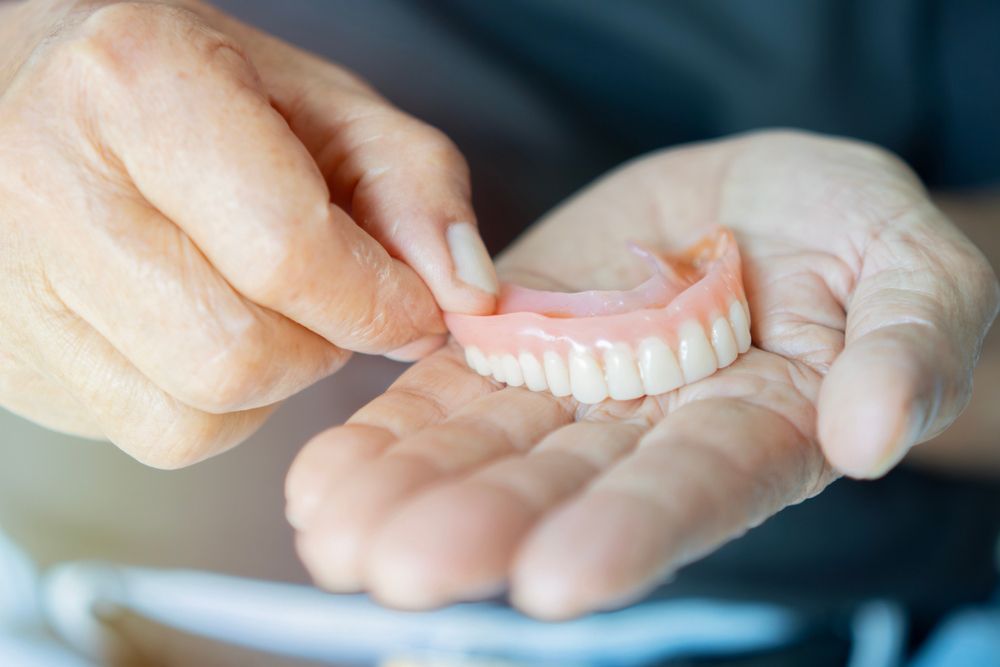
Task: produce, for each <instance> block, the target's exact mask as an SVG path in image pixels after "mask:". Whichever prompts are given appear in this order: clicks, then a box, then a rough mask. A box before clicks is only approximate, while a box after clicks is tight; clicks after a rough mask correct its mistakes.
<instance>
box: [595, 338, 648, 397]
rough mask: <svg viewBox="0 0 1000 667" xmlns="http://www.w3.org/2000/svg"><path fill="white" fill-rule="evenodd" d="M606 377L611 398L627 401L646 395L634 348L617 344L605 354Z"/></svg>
mask: <svg viewBox="0 0 1000 667" xmlns="http://www.w3.org/2000/svg"><path fill="white" fill-rule="evenodd" d="M604 375H605V377H606V378H607V381H608V394H609V395H610V396H611V398H614V399H616V400H619V401H627V400H630V399H633V398H639V397H640V396H642V395H643V394H644V393H646V392H645V389H643V387H642V378H640V377H639V369H638V368H636V365H635V358H634V357H633V356H632V348H630V347H629V346H628V345H626V344H625V343H615V344H614V345H612V346H611V348H610V349H609V350H608V351H607V352H605V353H604Z"/></svg>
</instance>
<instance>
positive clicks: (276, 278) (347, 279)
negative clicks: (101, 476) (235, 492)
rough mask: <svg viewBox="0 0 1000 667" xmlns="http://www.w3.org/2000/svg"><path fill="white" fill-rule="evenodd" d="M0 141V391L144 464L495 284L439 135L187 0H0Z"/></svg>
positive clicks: (461, 167)
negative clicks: (453, 242)
mask: <svg viewBox="0 0 1000 667" xmlns="http://www.w3.org/2000/svg"><path fill="white" fill-rule="evenodd" d="M0 146H2V150H0V406H3V407H6V408H8V409H10V410H13V411H14V412H17V413H19V414H21V415H23V416H25V417H27V418H29V419H32V420H34V421H36V422H38V423H40V424H42V425H45V426H47V427H50V428H54V429H57V430H61V431H65V432H68V433H73V434H76V435H84V436H89V437H94V438H106V439H109V440H111V441H112V442H114V443H115V444H117V445H118V446H119V447H121V448H122V449H123V450H124V451H126V452H128V453H129V454H131V455H133V456H134V457H136V458H137V459H139V460H141V461H143V462H144V463H147V464H149V465H154V466H158V467H162V468H176V467H179V466H183V465H188V464H191V463H194V462H196V461H199V460H201V459H204V458H206V457H208V456H211V455H213V454H217V453H219V452H221V451H224V450H225V449H227V448H229V447H231V446H233V445H235V444H237V443H238V442H240V441H242V440H243V439H245V438H246V437H247V436H249V435H250V434H251V433H252V432H253V431H255V430H256V429H257V428H258V427H259V426H260V425H261V424H262V423H263V421H264V420H265V419H266V418H267V417H268V415H269V414H270V413H271V412H272V411H273V409H274V406H275V405H276V404H277V403H278V402H280V401H281V400H283V399H284V398H286V397H288V396H290V395H292V394H294V393H296V392H298V391H299V390H301V389H303V388H305V387H307V386H309V385H310V384H312V383H313V382H315V381H317V380H318V379H320V378H322V377H325V376H326V375H328V374H330V373H332V372H334V371H336V370H337V369H339V368H340V367H341V366H342V365H343V364H344V363H345V361H346V360H347V358H348V357H349V355H350V352H351V351H361V352H369V353H380V354H383V353H384V354H391V355H394V356H396V357H403V358H408V359H414V358H419V356H420V355H421V354H424V353H426V352H427V351H429V350H430V349H434V348H436V347H439V346H440V345H441V344H442V343H443V342H444V340H445V336H444V333H445V328H444V323H443V321H442V318H441V311H440V309H439V306H440V307H444V308H447V309H449V310H457V311H459V312H470V313H479V312H489V310H490V309H491V308H492V307H493V305H494V296H493V294H492V293H490V292H489V290H488V289H486V290H484V289H483V288H481V287H475V286H473V285H471V284H467V282H465V281H463V280H460V279H459V278H460V275H456V270H455V266H454V265H453V261H452V258H451V255H450V253H449V244H448V243H447V242H446V229H450V228H451V225H453V223H458V222H466V223H472V222H474V216H473V212H472V206H471V203H470V200H469V183H468V169H467V167H466V165H465V161H464V160H463V158H462V156H461V155H460V154H459V152H458V150H457V149H456V148H455V146H454V145H453V144H452V143H451V142H450V141H449V140H448V139H447V138H446V137H444V135H443V134H442V133H441V132H439V131H438V130H436V129H434V128H431V127H429V126H427V125H426V124H424V123H422V122H420V121H418V120H416V119H414V118H412V117H410V116H408V115H406V114H404V113H402V112H401V111H399V110H397V109H395V108H394V107H393V106H392V105H391V104H389V103H388V102H387V101H386V100H385V99H383V98H382V97H380V96H379V95H378V94H377V93H375V92H374V91H373V90H372V89H371V88H369V87H368V86H367V84H365V83H364V82H362V81H361V80H359V79H358V78H357V77H356V76H354V75H353V74H351V73H350V72H348V71H346V70H344V69H342V68H340V67H338V66H336V65H333V64H331V63H328V62H325V61H323V60H321V59H319V58H317V57H315V56H313V55H310V54H308V53H305V52H303V51H301V50H299V49H296V48H294V47H292V46H290V45H289V44H286V43H284V42H281V41H279V40H277V39H275V38H273V37H270V36H268V35H265V34H263V33H261V32H258V31H256V30H254V29H252V28H250V27H249V26H246V25H244V24H242V23H239V22H238V21H236V20H234V19H232V18H230V17H228V16H226V15H224V14H222V13H221V12H218V11H216V10H214V9H212V8H211V7H209V6H207V5H205V4H203V3H200V2H196V1H195V0H164V1H163V2H113V1H110V0H87V1H85V0H30V2H23V3H22V2H19V3H14V4H11V3H0ZM468 229H470V233H469V234H468V235H467V241H468V243H467V246H470V245H476V243H475V241H476V240H477V239H478V237H476V236H475V232H474V231H471V227H469V228H468ZM470 237H471V239H472V240H468V239H469V238H470ZM478 245H479V247H481V245H482V244H481V241H480V242H478ZM469 249H470V248H469V247H466V250H467V251H468V250H469ZM472 250H475V248H472ZM465 256H466V257H467V258H470V257H471V258H472V260H469V261H473V263H477V264H479V265H480V266H479V271H478V272H477V275H479V276H480V280H479V281H478V283H479V285H483V284H484V282H488V280H487V279H488V278H489V277H492V270H493V269H492V266H490V265H489V264H490V263H489V260H488V258H486V257H485V250H483V251H482V252H481V253H480V256H481V261H479V262H475V261H474V260H475V258H476V253H474V252H466V254H465ZM469 261H467V262H466V263H467V264H468V263H469ZM466 268H467V269H468V268H469V267H466ZM459 273H460V272H459ZM467 274H468V271H467Z"/></svg>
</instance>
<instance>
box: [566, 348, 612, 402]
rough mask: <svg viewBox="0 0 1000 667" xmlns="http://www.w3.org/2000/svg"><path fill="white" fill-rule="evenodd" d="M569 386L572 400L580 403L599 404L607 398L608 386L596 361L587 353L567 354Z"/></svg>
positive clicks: (575, 352) (578, 351)
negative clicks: (571, 391) (571, 389)
mask: <svg viewBox="0 0 1000 667" xmlns="http://www.w3.org/2000/svg"><path fill="white" fill-rule="evenodd" d="M569 384H570V386H571V387H572V388H573V398H575V399H576V400H578V401H580V402H581V403H600V402H601V401H603V400H604V399H605V398H607V397H608V385H607V384H606V383H605V382H604V372H603V371H602V370H601V366H600V364H598V363H597V359H594V356H593V355H592V354H590V353H589V352H583V351H581V350H573V351H572V352H570V353H569Z"/></svg>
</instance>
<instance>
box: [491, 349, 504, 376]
mask: <svg viewBox="0 0 1000 667" xmlns="http://www.w3.org/2000/svg"><path fill="white" fill-rule="evenodd" d="M490 371H491V372H492V374H493V377H494V378H495V379H496V381H497V382H506V381H507V373H506V372H505V371H506V369H505V368H504V364H503V357H501V356H500V355H491V356H490Z"/></svg>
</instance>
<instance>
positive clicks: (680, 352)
mask: <svg viewBox="0 0 1000 667" xmlns="http://www.w3.org/2000/svg"><path fill="white" fill-rule="evenodd" d="M677 337H678V339H679V341H680V343H679V345H678V347H677V357H678V359H679V360H680V364H681V370H682V371H683V372H684V381H685V382H695V381H697V380H701V379H702V378H706V377H708V376H709V375H711V374H712V373H714V372H715V371H716V370H717V369H718V367H719V366H718V363H717V362H716V359H715V352H714V351H713V350H712V346H711V344H709V342H708V338H707V337H706V336H705V330H704V328H702V326H701V324H700V323H699V322H696V321H694V320H689V321H687V322H685V323H683V324H682V325H681V326H680V328H679V329H678V331H677Z"/></svg>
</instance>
